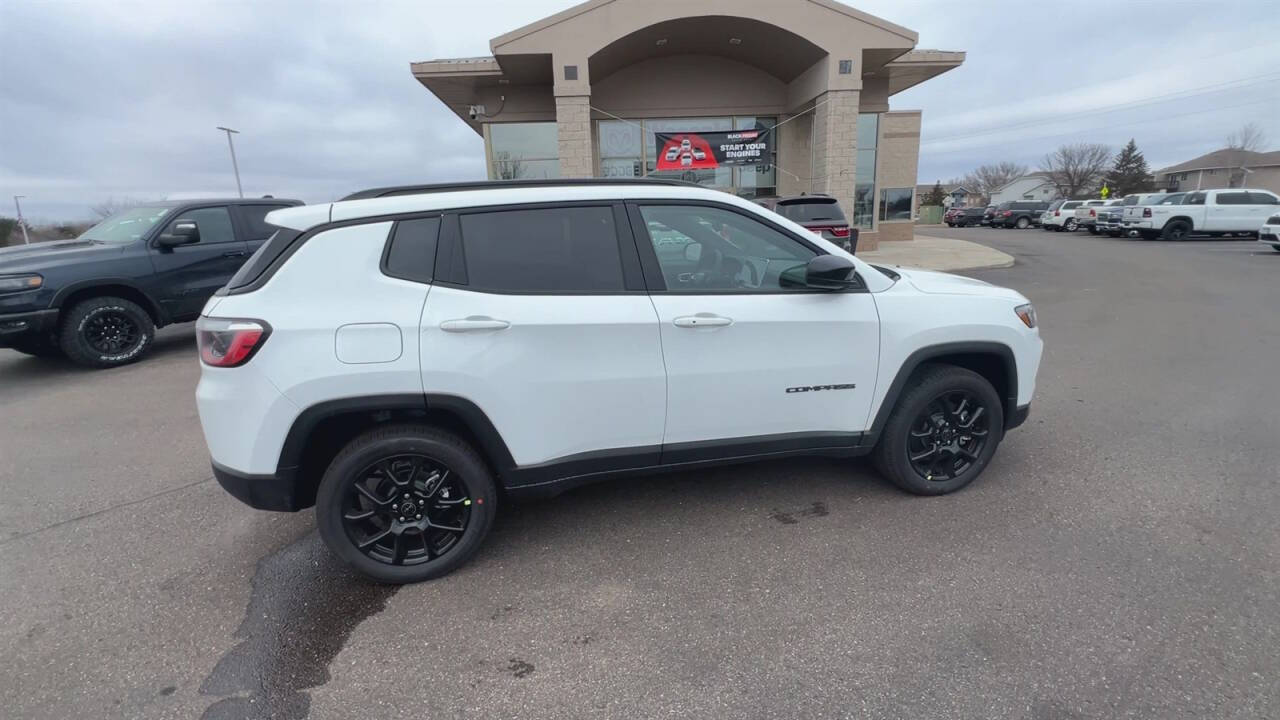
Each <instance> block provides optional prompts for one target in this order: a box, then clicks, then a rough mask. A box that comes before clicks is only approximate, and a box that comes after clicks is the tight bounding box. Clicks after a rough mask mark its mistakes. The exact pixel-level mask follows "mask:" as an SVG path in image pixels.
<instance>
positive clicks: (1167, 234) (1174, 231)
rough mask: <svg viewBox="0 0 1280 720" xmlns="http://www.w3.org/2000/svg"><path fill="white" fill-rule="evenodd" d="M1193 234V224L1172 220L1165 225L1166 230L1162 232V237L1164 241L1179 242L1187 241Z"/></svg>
mask: <svg viewBox="0 0 1280 720" xmlns="http://www.w3.org/2000/svg"><path fill="white" fill-rule="evenodd" d="M1190 234H1191V223H1189V222H1187V221H1186V220H1170V221H1169V222H1168V223H1166V224H1165V226H1164V230H1163V231H1161V233H1160V237H1161V239H1164V240H1170V241H1177V240H1186V239H1187V236H1188V235H1190Z"/></svg>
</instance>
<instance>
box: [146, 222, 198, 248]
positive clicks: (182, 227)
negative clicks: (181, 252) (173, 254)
mask: <svg viewBox="0 0 1280 720" xmlns="http://www.w3.org/2000/svg"><path fill="white" fill-rule="evenodd" d="M156 242H158V243H159V244H160V246H161V247H167V248H174V247H178V246H179V245H190V244H192V243H197V242H200V227H199V226H197V225H196V221H195V220H178V221H175V222H174V223H173V226H172V227H170V228H169V232H167V233H164V234H163V235H161V236H160V237H158V238H156Z"/></svg>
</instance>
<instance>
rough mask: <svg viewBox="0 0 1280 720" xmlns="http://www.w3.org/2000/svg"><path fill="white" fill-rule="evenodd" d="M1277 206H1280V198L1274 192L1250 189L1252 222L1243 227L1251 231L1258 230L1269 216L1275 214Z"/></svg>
mask: <svg viewBox="0 0 1280 720" xmlns="http://www.w3.org/2000/svg"><path fill="white" fill-rule="evenodd" d="M1277 206H1280V198H1277V197H1276V196H1275V195H1273V194H1272V193H1269V192H1260V191H1258V190H1250V191H1249V205H1248V216H1249V223H1250V224H1249V226H1248V227H1246V228H1243V229H1244V230H1247V231H1249V232H1258V229H1259V228H1261V227H1262V226H1263V225H1265V224H1266V222H1267V218H1269V217H1271V216H1272V215H1273V214H1275V212H1276V210H1277Z"/></svg>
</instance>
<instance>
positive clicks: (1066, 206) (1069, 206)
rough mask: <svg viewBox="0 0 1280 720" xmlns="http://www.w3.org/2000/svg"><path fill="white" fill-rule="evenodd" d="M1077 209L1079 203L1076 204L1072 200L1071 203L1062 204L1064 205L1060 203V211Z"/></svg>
mask: <svg viewBox="0 0 1280 720" xmlns="http://www.w3.org/2000/svg"><path fill="white" fill-rule="evenodd" d="M1078 207H1080V203H1078V202H1076V201H1074V200H1073V201H1071V202H1064V203H1062V209H1063V210H1075V209H1076V208H1078Z"/></svg>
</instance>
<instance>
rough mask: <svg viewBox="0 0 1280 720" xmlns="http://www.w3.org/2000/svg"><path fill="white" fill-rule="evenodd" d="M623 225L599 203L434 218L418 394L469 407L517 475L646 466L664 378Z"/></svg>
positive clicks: (662, 404)
mask: <svg viewBox="0 0 1280 720" xmlns="http://www.w3.org/2000/svg"><path fill="white" fill-rule="evenodd" d="M625 218H626V214H625V210H624V208H623V207H622V206H621V205H616V206H615V205H613V204H610V203H573V204H539V205H524V206H508V207H495V208H486V209H480V210H474V211H460V212H457V213H453V214H446V215H445V216H444V220H443V225H442V227H441V232H440V241H439V249H438V251H437V253H436V266H435V281H434V284H433V285H432V288H431V291H430V293H429V294H428V297H427V304H426V309H425V311H424V313H423V319H422V332H421V352H422V383H423V388H424V390H425V392H426V393H427V394H428V396H430V395H432V394H444V395H454V396H459V397H463V398H467V399H469V400H471V401H473V402H474V403H475V404H476V405H478V406H479V408H480V410H481V411H483V412H484V413H485V415H486V416H487V417H488V418H489V420H490V421H491V422H492V423H493V425H494V427H495V428H496V429H497V431H498V433H499V434H500V435H501V436H502V439H503V440H504V441H505V443H506V445H507V449H508V450H510V452H511V455H512V458H513V460H514V461H515V462H516V464H517V465H518V466H522V467H526V466H532V465H541V464H544V463H556V464H559V463H566V462H580V463H584V464H586V465H590V463H591V462H592V461H594V460H599V459H600V458H602V457H608V456H610V455H612V456H615V457H616V456H618V455H620V454H621V455H628V456H632V459H634V457H635V456H637V455H643V456H645V457H647V458H648V460H649V462H650V463H655V462H656V461H657V457H658V452H659V449H660V444H661V442H662V425H663V421H664V418H665V412H666V372H665V370H664V368H663V364H662V350H661V345H660V342H661V341H660V339H659V335H658V320H657V316H656V315H655V313H654V309H653V303H651V302H650V301H649V297H648V295H647V293H646V292H645V289H644V278H643V275H642V274H641V271H640V265H639V258H638V257H637V254H636V249H635V243H634V241H633V240H632V239H631V230H630V227H629V226H628V225H627V223H626V220H625ZM562 467H563V466H562ZM565 472H568V471H565Z"/></svg>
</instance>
